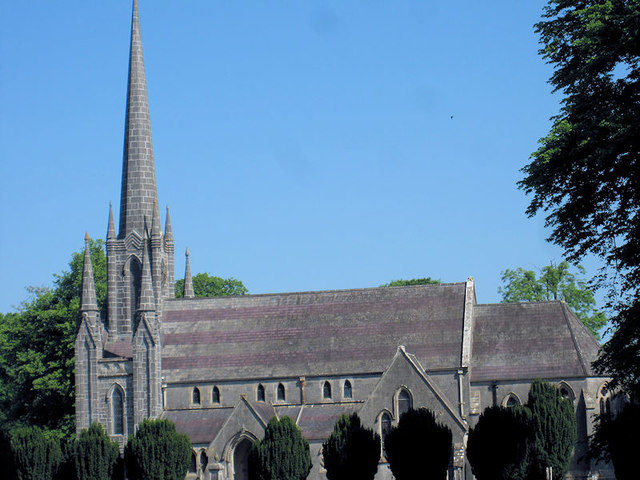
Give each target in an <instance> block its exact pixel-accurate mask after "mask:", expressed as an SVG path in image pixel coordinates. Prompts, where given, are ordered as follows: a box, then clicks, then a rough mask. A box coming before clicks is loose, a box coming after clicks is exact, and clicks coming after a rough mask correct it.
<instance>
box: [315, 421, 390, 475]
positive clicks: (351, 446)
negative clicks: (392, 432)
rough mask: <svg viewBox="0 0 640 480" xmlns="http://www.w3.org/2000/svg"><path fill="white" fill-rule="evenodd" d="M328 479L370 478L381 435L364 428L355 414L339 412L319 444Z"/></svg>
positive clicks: (374, 471)
mask: <svg viewBox="0 0 640 480" xmlns="http://www.w3.org/2000/svg"><path fill="white" fill-rule="evenodd" d="M322 456H323V458H324V468H326V470H327V478H328V479H329V480H373V478H374V477H375V476H376V473H377V471H378V461H379V460H380V436H379V435H378V434H377V433H374V432H373V431H372V430H370V429H368V428H364V427H363V426H362V424H361V422H360V417H359V416H358V414H357V413H352V414H351V415H347V414H344V415H342V416H341V417H340V418H339V419H338V421H337V422H336V424H335V426H334V427H333V432H332V433H331V435H330V436H329V438H328V439H327V440H326V441H325V442H324V443H323V444H322Z"/></svg>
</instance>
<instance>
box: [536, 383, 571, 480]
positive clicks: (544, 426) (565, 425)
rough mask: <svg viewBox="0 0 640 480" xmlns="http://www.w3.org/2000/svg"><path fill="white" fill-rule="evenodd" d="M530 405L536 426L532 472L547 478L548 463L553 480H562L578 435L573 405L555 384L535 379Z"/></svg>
mask: <svg viewBox="0 0 640 480" xmlns="http://www.w3.org/2000/svg"><path fill="white" fill-rule="evenodd" d="M527 407H528V408H529V410H531V420H532V426H533V443H532V451H531V455H532V456H531V465H530V467H531V472H532V473H533V474H534V477H535V478H544V471H545V467H547V466H549V467H552V468H553V478H554V480H562V479H564V476H565V474H566V473H567V471H568V470H569V462H570V460H571V451H572V450H573V447H574V446H575V443H576V439H577V436H578V434H577V426H576V417H575V413H574V411H573V405H572V404H571V401H570V400H569V399H566V398H564V397H563V396H562V394H561V393H560V390H559V389H558V388H557V387H556V386H554V385H551V384H550V383H547V382H543V381H541V380H534V381H533V383H532V384H531V389H530V390H529V399H528V401H527Z"/></svg>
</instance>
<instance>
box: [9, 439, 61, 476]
mask: <svg viewBox="0 0 640 480" xmlns="http://www.w3.org/2000/svg"><path fill="white" fill-rule="evenodd" d="M11 450H12V451H13V458H14V462H15V466H16V472H17V476H18V480H53V479H54V478H55V476H56V474H57V472H58V468H59V467H60V464H61V463H62V450H61V449H60V440H59V439H58V438H56V437H52V436H46V435H45V433H44V431H43V430H42V429H41V428H38V427H20V428H17V429H15V430H14V431H13V433H12V435H11Z"/></svg>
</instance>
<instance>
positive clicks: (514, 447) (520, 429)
mask: <svg viewBox="0 0 640 480" xmlns="http://www.w3.org/2000/svg"><path fill="white" fill-rule="evenodd" d="M531 421H532V419H531V411H530V410H529V409H528V408H526V407H516V408H504V407H489V408H487V409H486V410H485V411H484V412H483V413H482V415H480V418H479V419H478V423H477V425H476V426H475V428H472V429H471V430H470V431H469V440H468V442H467V458H468V459H469V463H470V464H471V469H472V470H473V474H474V475H475V476H476V478H477V479H478V480H525V479H526V478H527V477H526V474H527V466H528V463H529V458H528V453H529V445H530V443H531V440H532V439H533V430H532V425H531Z"/></svg>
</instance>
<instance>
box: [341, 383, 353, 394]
mask: <svg viewBox="0 0 640 480" xmlns="http://www.w3.org/2000/svg"><path fill="white" fill-rule="evenodd" d="M342 396H343V397H344V398H353V388H352V387H351V382H350V381H349V380H345V381H344V385H343V387H342Z"/></svg>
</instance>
